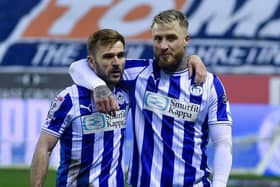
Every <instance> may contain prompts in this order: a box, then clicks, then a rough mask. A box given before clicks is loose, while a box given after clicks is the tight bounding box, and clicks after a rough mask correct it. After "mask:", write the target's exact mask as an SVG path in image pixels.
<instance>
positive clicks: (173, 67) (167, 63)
mask: <svg viewBox="0 0 280 187" xmlns="http://www.w3.org/2000/svg"><path fill="white" fill-rule="evenodd" d="M184 55H185V53H184V51H183V52H178V53H176V54H173V53H169V55H167V56H166V57H165V56H163V55H161V54H159V53H157V54H155V59H156V62H157V64H158V66H159V67H160V68H161V69H163V70H164V71H167V72H176V71H179V70H181V67H182V65H183V64H182V63H184V62H183V58H184ZM184 67H185V66H184Z"/></svg>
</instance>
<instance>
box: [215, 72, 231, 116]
mask: <svg viewBox="0 0 280 187" xmlns="http://www.w3.org/2000/svg"><path fill="white" fill-rule="evenodd" d="M213 82H214V87H215V90H216V93H217V100H218V105H217V121H228V116H227V104H226V102H225V99H226V98H225V97H226V93H225V90H224V87H223V85H222V83H221V81H220V79H219V78H218V77H217V76H216V75H214V80H213Z"/></svg>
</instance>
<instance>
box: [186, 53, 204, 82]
mask: <svg viewBox="0 0 280 187" xmlns="http://www.w3.org/2000/svg"><path fill="white" fill-rule="evenodd" d="M188 68H189V76H190V77H191V76H192V75H193V71H194V72H195V77H194V82H195V84H197V85H199V84H201V83H203V82H205V81H206V77H207V69H206V67H205V65H204V64H203V62H202V60H201V58H200V57H199V56H197V55H191V56H189V57H188Z"/></svg>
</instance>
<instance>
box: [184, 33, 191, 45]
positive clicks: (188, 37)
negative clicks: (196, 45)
mask: <svg viewBox="0 0 280 187" xmlns="http://www.w3.org/2000/svg"><path fill="white" fill-rule="evenodd" d="M189 41H190V35H188V34H187V35H186V37H185V47H187V46H188V44H189Z"/></svg>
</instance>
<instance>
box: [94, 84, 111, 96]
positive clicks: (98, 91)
mask: <svg viewBox="0 0 280 187" xmlns="http://www.w3.org/2000/svg"><path fill="white" fill-rule="evenodd" d="M112 94H113V93H112V91H111V90H110V89H109V88H108V87H107V86H105V85H103V86H97V87H96V88H95V89H94V95H95V97H97V98H102V99H105V98H108V97H110V96H111V95H112Z"/></svg>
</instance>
